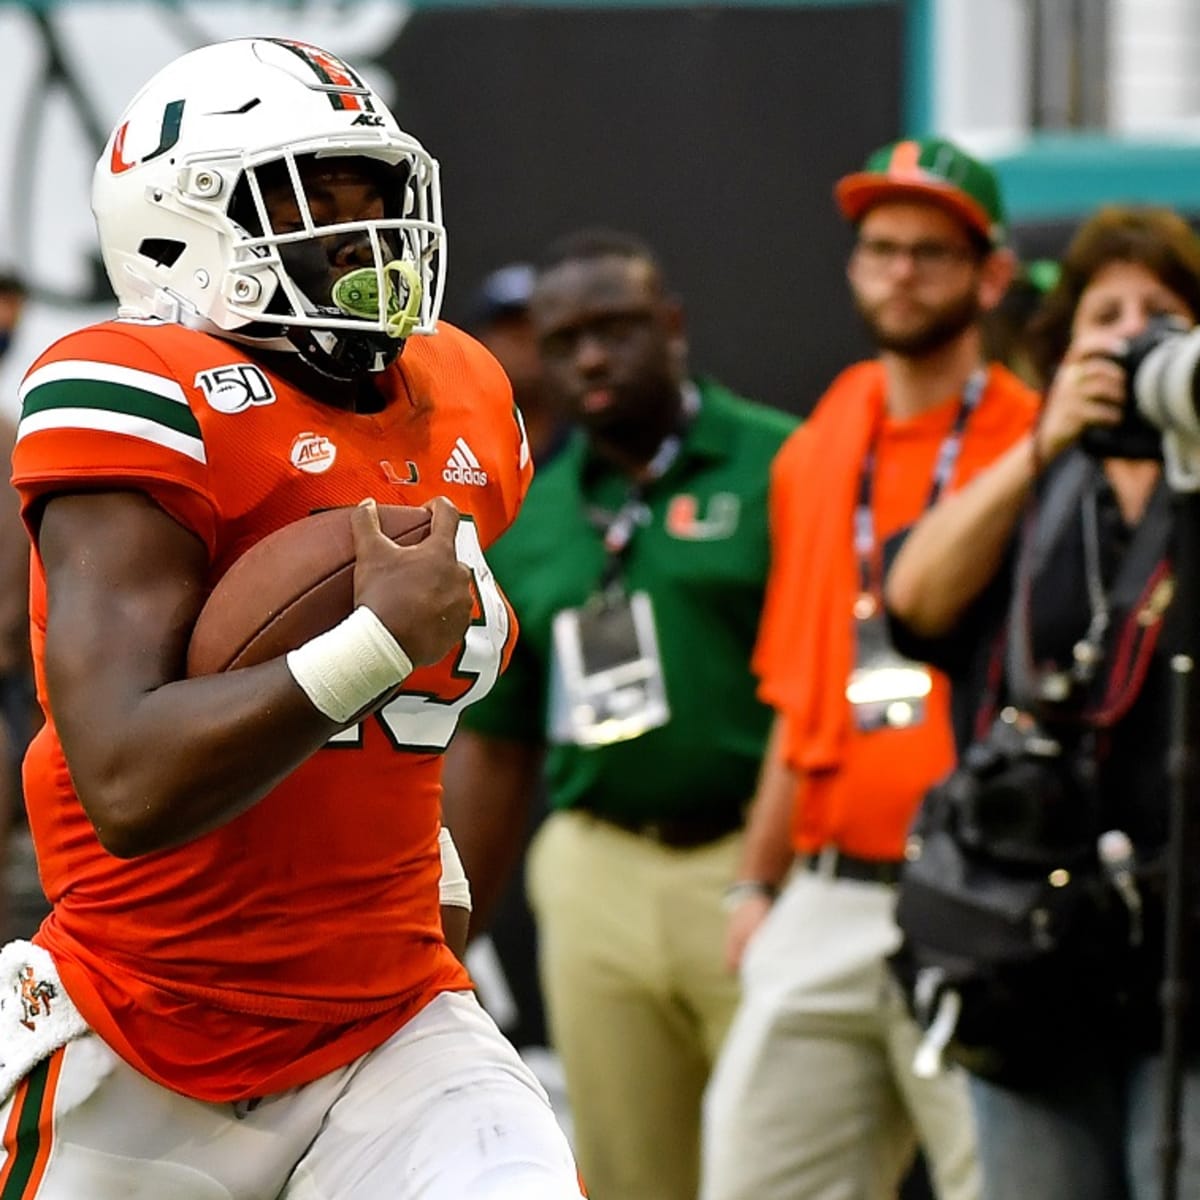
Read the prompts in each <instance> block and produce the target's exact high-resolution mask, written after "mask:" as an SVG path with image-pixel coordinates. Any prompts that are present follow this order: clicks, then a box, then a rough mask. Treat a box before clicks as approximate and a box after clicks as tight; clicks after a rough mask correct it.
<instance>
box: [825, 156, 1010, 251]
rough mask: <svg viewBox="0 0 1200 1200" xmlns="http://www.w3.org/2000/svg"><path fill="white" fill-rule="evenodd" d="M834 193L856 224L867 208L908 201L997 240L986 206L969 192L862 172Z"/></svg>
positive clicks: (842, 181)
mask: <svg viewBox="0 0 1200 1200" xmlns="http://www.w3.org/2000/svg"><path fill="white" fill-rule="evenodd" d="M833 194H834V196H835V197H836V199H837V203H838V208H839V209H841V212H842V216H844V217H845V218H846V220H847V221H850V222H852V223H857V222H858V221H860V220H862V218H863V217H864V216H865V215H866V212H867V209H869V208H874V207H875V205H877V204H882V203H884V202H885V201H889V200H891V201H897V202H900V203H903V202H904V201H905V200H924V201H928V203H930V204H936V205H937V206H938V207H939V208H941V209H944V210H945V211H946V212H948V213H950V215H951V216H953V217H957V218H958V219H959V220H960V221H963V222H965V223H966V224H967V226H968V227H969V228H971V229H974V230H975V231H976V232H977V233H980V234H982V235H983V236H984V237H985V238H986V239H987V240H988V241H989V242H990V241H992V240H993V233H994V231H993V229H992V221H991V218H990V217H989V216H988V215H987V212H986V211H985V210H984V208H983V205H981V204H978V203H976V202H975V201H974V200H972V199H971V197H970V196H968V195H967V194H966V193H965V192H960V191H959V190H958V189H957V188H953V187H950V186H948V185H947V184H944V183H936V182H934V181H933V180H931V179H921V178H916V177H915V178H912V179H894V178H893V179H889V178H888V177H887V176H885V175H878V174H876V173H875V172H873V171H860V172H859V173H858V174H856V175H847V176H845V178H843V179H839V180H838V182H837V184H836V185H835V187H834V189H833Z"/></svg>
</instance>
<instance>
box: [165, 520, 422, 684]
mask: <svg viewBox="0 0 1200 1200" xmlns="http://www.w3.org/2000/svg"><path fill="white" fill-rule="evenodd" d="M350 512H351V510H350V509H349V508H331V509H329V510H328V511H326V512H320V513H314V514H313V515H312V516H311V517H305V518H303V519H302V520H299V521H293V522H292V524H290V525H285V526H283V528H282V529H277V530H276V531H275V532H274V533H271V534H268V535H267V536H266V537H265V538H263V539H262V541H260V542H256V543H255V544H254V545H253V546H251V547H250V549H249V550H247V551H246V553H245V554H243V555H242V556H241V558H239V559H238V560H237V561H236V562H235V563H234V564H233V566H231V567H230V568H229V570H228V571H226V572H225V574H224V575H222V576H221V578H220V579H219V580H218V581H217V585H216V587H215V588H213V590H212V593H211V594H210V595H209V597H208V599H207V600H206V601H205V603H204V607H203V608H202V609H201V610H200V615H199V617H197V618H196V626H195V628H194V629H193V630H192V639H191V641H190V642H189V643H188V655H187V673H188V674H189V675H213V674H215V673H216V672H218V671H230V670H233V669H234V668H235V667H252V666H254V665H255V664H256V663H261V662H266V661H267V660H268V659H271V658H277V657H278V656H279V655H281V654H286V653H287V652H288V651H289V650H294V649H295V648H296V647H297V646H299V645H302V644H303V643H304V642H307V641H308V639H309V638H312V637H316V635H317V634H319V633H324V632H325V631H326V630H327V629H332V628H333V627H334V626H335V625H336V624H337V623H338V622H339V621H341V620H342V619H343V618H345V617H348V616H349V615H350V613H351V612H352V611H353V609H354V537H353V535H352V534H351V532H350ZM379 523H380V526H381V528H382V529H383V532H384V533H386V534H387V535H388V537H390V538H391V539H392V541H394V542H396V543H397V544H399V545H401V546H412V545H415V544H416V543H417V542H420V541H423V540H424V538H425V537H426V535H427V534H428V533H429V510H428V509H425V508H409V507H407V506H406V505H401V504H381V505H380V506H379Z"/></svg>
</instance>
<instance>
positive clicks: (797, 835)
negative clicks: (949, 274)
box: [753, 361, 1038, 859]
mask: <svg viewBox="0 0 1200 1200" xmlns="http://www.w3.org/2000/svg"><path fill="white" fill-rule="evenodd" d="M885 386H886V384H885V379H884V374H883V367H882V365H881V364H880V363H878V362H874V361H873V362H868V363H862V364H858V365H856V366H854V367H851V368H849V369H848V370H846V371H844V372H843V373H842V374H841V375H839V376H838V378H837V379H836V380H835V381H834V383H833V384H832V386H831V387H830V388H829V390H828V391H827V392H826V394H825V396H824V397H823V398H822V400H821V403H820V404H819V405H818V406H817V408H816V409H815V410H814V412H813V415H812V416H811V417H810V418H809V420H808V421H807V422H806V423H805V424H804V425H802V426H801V427H800V428H799V429H798V430H797V431H796V432H795V433H794V434H792V436H791V437H790V438H789V439H788V441H787V442H785V443H784V445H783V448H782V449H781V450H780V452H779V454H778V455H777V456H776V459H775V462H774V464H773V465H772V469H771V551H772V557H771V574H770V578H769V580H768V584H767V595H766V600H765V603H764V608H763V616H762V621H761V624H760V628H759V636H758V643H757V646H756V648H755V654H754V664H753V665H754V670H755V673H756V674H757V675H758V676H759V678H760V681H761V685H760V689H759V692H760V695H761V696H762V698H763V699H764V700H766V701H767V702H768V703H769V704H771V705H772V706H773V707H774V708H775V709H777V710H778V711H779V712H780V714H781V715H782V717H783V718H784V720H785V722H786V738H785V741H784V755H785V757H786V760H787V762H788V764H789V765H790V766H791V767H793V768H794V769H795V770H796V771H797V772H798V773H799V775H800V777H801V785H800V788H799V791H798V796H797V803H796V806H795V808H794V811H793V821H792V844H793V846H794V848H795V849H796V851H797V852H798V853H810V852H812V851H815V850H818V849H820V848H821V847H823V846H826V845H834V846H837V847H838V848H839V849H841V850H843V851H844V852H845V853H847V854H854V855H859V856H861V857H864V858H874V859H899V858H900V857H902V855H903V852H904V842H905V837H906V835H907V832H908V828H909V825H910V824H911V822H912V818H913V816H914V814H915V812H916V809H917V806H918V804H919V803H920V801H921V797H922V796H923V795H924V793H925V791H926V789H927V788H928V787H929V786H930V785H931V784H932V783H934V782H936V780H938V779H939V778H940V777H941V776H942V775H943V774H945V772H946V771H947V770H949V768H950V766H951V765H952V764H953V761H954V741H953V736H952V733H951V726H950V709H949V686H948V684H947V681H946V679H945V677H944V676H942V675H941V674H939V673H937V672H933V673H932V689H933V690H932V692H931V694H930V695H929V697H928V699H927V703H926V712H925V719H924V720H923V721H920V722H918V723H915V724H913V725H910V726H908V727H906V728H895V729H880V730H875V731H873V732H867V733H864V732H860V731H859V730H858V729H857V728H856V727H855V725H854V722H853V720H852V719H851V714H850V704H849V701H848V700H847V699H846V694H845V693H846V681H847V679H848V678H849V675H850V670H851V667H852V666H853V657H854V635H853V632H852V629H853V619H852V616H851V614H852V610H853V603H854V598H855V594H856V591H857V588H858V582H859V567H858V564H857V561H856V558H855V554H854V510H855V505H856V503H857V500H858V485H859V477H860V473H861V470H862V465H863V461H864V459H865V457H866V452H867V448H868V445H869V444H870V443H871V440H872V437H873V436H874V440H875V446H874V449H875V470H874V476H873V479H874V486H873V488H872V492H871V508H872V514H873V525H874V531H875V537H876V538H877V539H878V541H879V542H880V543H882V541H884V540H886V539H887V538H888V537H890V536H891V535H892V534H895V533H897V532H898V531H899V530H901V529H903V528H904V527H905V526H907V525H910V524H912V523H913V522H914V521H916V520H917V519H918V518H919V517H920V516H921V514H922V513H923V512H924V511H925V507H926V505H927V503H928V501H929V497H930V487H931V483H932V480H933V475H934V464H935V460H936V459H937V456H938V453H939V451H940V450H941V448H942V447H943V445H944V443H945V441H946V438H947V437H948V436H949V434H950V431H951V429H952V427H953V425H954V422H955V419H956V417H957V416H958V412H959V407H960V404H961V400H960V398H959V397H957V396H951V397H948V398H947V399H946V401H945V402H944V403H943V404H939V405H936V406H935V407H934V408H932V409H930V410H929V411H927V412H924V413H922V414H921V415H920V416H917V417H913V418H910V419H908V420H896V419H892V418H890V417H886V416H885V415H884V392H885ZM1037 406H1038V397H1037V395H1036V394H1035V393H1034V392H1033V391H1031V390H1030V389H1029V388H1027V387H1026V386H1025V385H1024V384H1023V383H1022V382H1021V381H1020V380H1019V379H1017V378H1016V376H1015V375H1013V374H1012V373H1011V372H1009V371H1007V370H1005V369H1004V368H1003V367H1000V366H998V365H993V366H992V367H991V368H990V369H989V371H988V376H987V384H986V387H985V388H984V390H983V394H982V396H981V398H980V401H979V406H978V408H977V409H976V410H975V412H974V413H973V414H972V415H971V417H970V419H969V420H968V421H967V424H966V428H965V429H964V431H963V435H962V445H961V453H960V455H959V458H958V461H957V465H956V467H955V470H954V474H953V477H952V480H951V486H952V487H953V488H959V487H962V485H963V484H965V483H967V482H969V481H970V480H971V479H972V478H974V477H975V476H976V475H977V474H978V473H979V472H980V471H981V470H983V469H984V468H985V467H987V466H988V465H989V464H990V463H991V462H993V461H994V460H995V459H997V458H998V457H999V456H1000V455H1001V454H1002V453H1003V452H1004V451H1005V450H1007V449H1008V448H1009V447H1010V446H1011V445H1012V444H1013V443H1014V442H1016V441H1017V440H1019V439H1020V438H1021V437H1022V436H1023V435H1024V434H1025V433H1026V432H1028V430H1029V429H1030V428H1031V427H1032V424H1033V421H1034V419H1035V416H1036V413H1037Z"/></svg>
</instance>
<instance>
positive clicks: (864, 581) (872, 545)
mask: <svg viewBox="0 0 1200 1200" xmlns="http://www.w3.org/2000/svg"><path fill="white" fill-rule="evenodd" d="M986 386H987V371H986V369H985V368H983V367H980V368H978V369H977V370H975V371H973V372H972V373H971V377H970V378H969V379H968V380H967V382H966V385H965V386H964V387H963V391H962V400H961V401H960V402H959V406H958V411H957V412H956V413H955V414H954V424H953V425H952V426H951V428H950V432H949V433H947V434H946V436H945V437H944V438H943V439H942V444H941V445H940V446H939V447H938V452H937V457H936V458H935V459H934V463H933V475H932V478H931V480H930V486H929V497H928V499H927V500H926V501H925V510H926V511H927V510H928V509H930V508H932V507H933V506H934V505H935V504H936V503H937V502H938V500H939V499H940V497H941V495H942V492H943V491H944V490H945V488H946V485H947V484H948V483H949V482H950V480H951V479H952V478H953V476H954V468H955V467H956V466H957V465H958V458H959V455H960V454H961V452H962V443H963V435H964V434H965V432H966V428H967V422H968V421H969V420H970V419H971V414H972V413H973V412H974V411H975V410H976V409H977V408H978V407H979V402H980V400H981V399H982V398H983V391H984V388H985V387H986ZM881 423H882V418H881V419H880V420H878V421H876V422H875V428H874V430H873V432H872V434H871V443H870V445H869V446H868V447H867V453H866V456H865V458H864V459H863V464H862V471H861V472H860V473H859V477H858V503H857V505H856V506H855V509H854V553H855V557H856V558H857V560H858V578H859V591H860V593H861V594H862V595H864V596H874V595H877V594H878V592H879V576H880V574H881V572H880V570H879V563H878V555H877V553H876V552H877V550H878V546H879V540H878V538H877V537H876V536H875V515H874V513H873V512H872V511H871V501H872V494H873V491H874V486H875V459H876V449H877V446H878V443H879V432H880V425H881Z"/></svg>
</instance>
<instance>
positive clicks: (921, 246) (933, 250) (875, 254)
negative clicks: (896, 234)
mask: <svg viewBox="0 0 1200 1200" xmlns="http://www.w3.org/2000/svg"><path fill="white" fill-rule="evenodd" d="M854 255H855V257H856V258H857V259H858V261H859V262H860V263H862V265H863V266H864V267H866V268H867V270H869V271H873V272H875V273H876V274H880V275H882V274H883V273H884V272H885V271H890V270H892V268H893V267H895V266H896V264H897V263H898V262H900V261H901V259H905V258H907V259H910V260H911V262H912V265H913V270H914V271H915V272H916V273H917V274H918V275H925V276H935V275H946V274H948V273H949V272H950V271H952V270H953V269H954V268H955V267H957V266H958V265H959V264H960V263H964V262H978V260H979V257H980V256H979V252H978V251H977V250H976V249H975V248H974V247H973V246H963V245H955V244H954V243H952V242H908V243H905V242H893V241H890V240H889V239H888V238H859V240H858V242H857V243H856V244H855V247H854Z"/></svg>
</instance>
